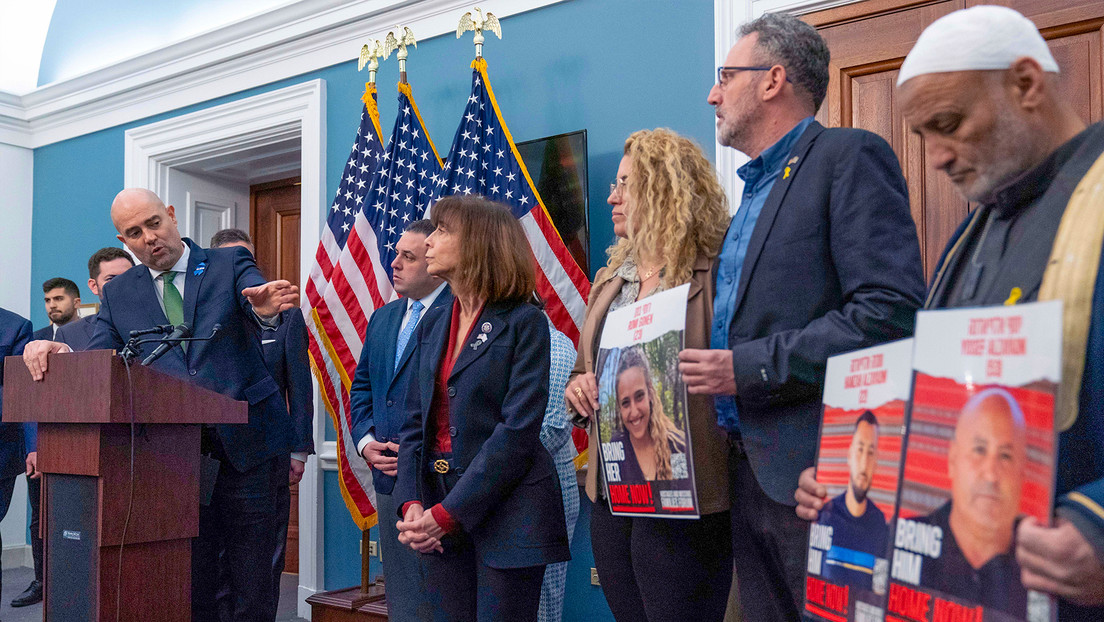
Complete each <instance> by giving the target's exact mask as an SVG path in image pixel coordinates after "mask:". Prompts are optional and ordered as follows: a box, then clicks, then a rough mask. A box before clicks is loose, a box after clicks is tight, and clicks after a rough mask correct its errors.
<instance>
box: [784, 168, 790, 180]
mask: <svg viewBox="0 0 1104 622" xmlns="http://www.w3.org/2000/svg"><path fill="white" fill-rule="evenodd" d="M789 176H790V167H788V166H787V167H786V170H784V171H782V179H786V178H787V177H789Z"/></svg>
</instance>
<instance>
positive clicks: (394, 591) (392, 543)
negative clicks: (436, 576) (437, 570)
mask: <svg viewBox="0 0 1104 622" xmlns="http://www.w3.org/2000/svg"><path fill="white" fill-rule="evenodd" d="M376 511H377V512H378V513H379V539H380V550H381V551H382V555H381V558H382V560H383V575H384V577H385V578H386V581H384V585H385V586H386V588H387V611H388V614H389V615H390V616H391V619H392V620H412V621H413V620H419V621H421V620H433V619H435V618H434V604H433V602H431V601H430V599H429V598H428V595H427V593H426V587H425V582H426V569H425V560H424V556H423V555H420V554H419V553H417V552H415V551H414V549H411V548H410V547H409V546H406V545H405V544H403V543H401V542H399V529H398V528H397V527H396V526H395V522H396V521H397V520H398V510H397V509H396V501H395V498H394V497H393V496H391V495H385V494H383V493H382V492H379V491H376ZM438 617H440V616H438Z"/></svg>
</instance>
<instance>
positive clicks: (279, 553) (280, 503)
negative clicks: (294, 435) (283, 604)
mask: <svg viewBox="0 0 1104 622" xmlns="http://www.w3.org/2000/svg"><path fill="white" fill-rule="evenodd" d="M289 468H290V467H289ZM289 475H290V474H288V473H285V474H284V479H283V480H282V481H283V483H282V484H277V485H276V533H275V534H274V535H275V536H276V542H275V546H276V550H275V551H273V552H272V617H273V618H275V617H276V612H277V611H279V609H280V577H281V576H282V575H283V574H284V562H285V561H286V560H287V534H288V522H289V521H290V520H291V484H290V483H289V482H288V477H289Z"/></svg>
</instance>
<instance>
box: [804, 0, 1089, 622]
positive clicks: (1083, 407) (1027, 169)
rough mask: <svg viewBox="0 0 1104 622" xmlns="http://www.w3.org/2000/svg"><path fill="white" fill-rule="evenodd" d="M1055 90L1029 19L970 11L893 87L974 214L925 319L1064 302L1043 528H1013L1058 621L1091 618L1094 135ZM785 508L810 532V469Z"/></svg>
mask: <svg viewBox="0 0 1104 622" xmlns="http://www.w3.org/2000/svg"><path fill="white" fill-rule="evenodd" d="M1058 80H1059V75H1058V65H1057V63H1055V62H1054V57H1053V56H1052V55H1051V54H1050V50H1049V49H1048V48H1047V45H1046V42H1045V41H1044V40H1043V38H1042V36H1040V34H1039V31H1038V30H1037V29H1036V28H1035V25H1034V24H1033V23H1032V22H1031V21H1030V20H1028V19H1027V18H1025V17H1024V16H1022V15H1020V14H1019V13H1017V12H1016V11H1013V10H1011V9H1007V8H1004V7H995V6H978V7H974V8H970V9H965V10H961V11H956V12H954V13H951V14H949V15H946V16H944V17H942V18H940V19H939V20H937V21H935V22H934V23H932V25H931V26H929V27H928V28H927V29H926V30H925V31H924V32H923V34H921V35H920V38H919V39H918V40H917V42H916V46H915V47H914V48H913V49H912V51H911V52H910V53H909V55H908V57H907V58H906V59H905V61H904V63H903V64H902V65H901V70H900V74H899V77H898V81H897V85H898V94H899V101H900V103H901V108H902V111H903V113H904V117H905V120H906V122H907V123H908V124H909V126H910V127H911V128H912V129H913V131H915V132H917V133H918V134H919V135H920V136H921V137H922V138H923V139H924V149H925V155H926V158H927V161H928V163H929V164H931V166H933V167H934V168H936V169H938V170H941V171H943V172H944V173H946V174H947V175H948V176H949V177H950V179H951V182H952V183H953V184H954V185H955V187H956V188H957V189H958V190H959V192H961V193H962V195H963V196H965V197H966V198H967V199H969V200H971V201H975V202H977V203H980V204H981V206H980V207H979V208H978V209H976V210H974V211H973V213H972V214H970V216H968V217H967V219H966V221H965V222H964V223H962V225H961V226H960V227H959V230H958V231H957V232H956V233H955V235H954V236H952V238H951V241H950V243H949V244H948V246H947V249H946V251H944V256H943V258H942V260H941V261H940V263H939V266H938V268H937V270H936V274H935V278H934V280H933V281H932V284H931V288H930V291H929V293H928V300H927V302H926V308H945V307H965V306H984V305H999V304H1015V303H1022V302H1031V301H1035V300H1052V299H1060V300H1062V301H1063V302H1064V303H1065V304H1064V317H1063V341H1064V343H1063V371H1062V386H1061V388H1060V389H1059V395H1058V401H1057V403H1056V405H1055V425H1056V427H1057V429H1058V431H1059V432H1060V436H1059V447H1058V459H1057V462H1056V466H1057V490H1056V496H1057V498H1058V500H1057V518H1056V520H1055V521H1054V523H1053V526H1043V525H1040V524H1038V523H1037V522H1036V521H1035V520H1034V519H1033V518H1024V519H1022V520H1021V521H1020V523H1019V526H1018V528H1017V535H1016V561H1017V562H1018V563H1019V565H1020V567H1021V569H1022V575H1021V577H1022V581H1023V584H1024V586H1025V587H1027V588H1030V589H1035V590H1040V591H1044V592H1049V593H1052V594H1054V595H1056V596H1057V597H1059V599H1060V600H1059V619H1060V620H1104V564H1102V560H1104V270H1100V269H1099V267H1100V263H1101V248H1102V240H1104V158H1102V157H1101V154H1102V153H1104V124H1101V123H1097V124H1094V125H1091V126H1088V127H1086V125H1085V122H1084V121H1083V120H1082V119H1080V118H1079V117H1078V116H1077V114H1076V113H1075V112H1074V111H1073V109H1072V108H1071V107H1070V106H1069V104H1068V103H1066V102H1065V101H1064V100H1063V99H1062V98H1061V96H1060V95H1059V93H1058V91H1057V88H1056V87H1057V82H1058ZM1094 310H1096V311H1097V313H1095V314H1094ZM1094 315H1096V316H1097V317H1094ZM795 497H796V498H797V501H798V504H799V505H798V510H797V512H798V514H799V515H801V516H802V517H804V518H809V519H812V518H815V517H816V515H817V513H818V511H819V510H820V508H821V507H822V506H823V503H824V497H825V490H824V487H823V486H822V485H820V484H818V483H817V482H816V480H815V477H814V475H813V472H812V470H808V471H806V472H804V473H802V475H801V479H800V482H799V489H798V491H797V493H796V494H795Z"/></svg>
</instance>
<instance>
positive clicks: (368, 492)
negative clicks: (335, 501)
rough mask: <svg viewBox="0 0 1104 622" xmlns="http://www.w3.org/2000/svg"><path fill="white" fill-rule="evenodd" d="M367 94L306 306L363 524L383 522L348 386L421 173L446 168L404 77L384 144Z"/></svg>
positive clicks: (414, 205) (418, 209) (345, 487)
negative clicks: (354, 429) (355, 434)
mask: <svg viewBox="0 0 1104 622" xmlns="http://www.w3.org/2000/svg"><path fill="white" fill-rule="evenodd" d="M364 103H365V108H364V111H363V112H362V113H361V120H360V127H359V129H358V130H357V138H356V142H355V143H354V144H353V147H352V151H351V154H350V156H349V161H348V162H347V163H346V165H345V171H344V173H343V174H342V179H341V184H340V185H339V186H338V190H337V195H336V196H335V198H334V202H333V204H332V205H331V206H330V213H329V216H328V218H327V221H326V227H325V229H324V230H323V232H322V240H321V242H320V243H319V246H318V252H317V253H316V254H315V257H316V262H315V266H314V267H313V268H312V269H311V275H310V280H309V281H308V282H307V287H306V294H307V302H306V307H305V309H304V311H305V313H306V314H307V317H308V320H309V321H308V322H307V326H308V329H309V332H310V354H311V363H312V367H313V369H314V372H315V375H316V376H317V377H318V382H319V385H320V386H321V387H322V397H323V399H324V401H325V403H326V409H327V411H328V412H329V413H330V417H331V418H332V419H333V423H334V429H335V430H336V431H337V436H338V439H337V460H338V472H339V478H338V479H339V482H340V485H341V492H342V496H343V497H344V499H345V504H346V506H347V507H348V509H349V513H350V514H351V515H352V517H353V521H354V522H355V523H356V524H357V526H359V527H360V528H361V529H362V530H364V529H369V528H370V527H372V525H374V524H375V523H376V511H375V504H374V501H375V493H374V491H373V488H372V478H371V470H370V469H369V468H368V465H367V464H365V462H364V460H362V459H360V458H359V457H356V456H357V452H356V441H357V439H354V438H352V437H351V434H350V428H351V414H350V412H349V386H350V383H351V380H352V377H353V375H354V373H355V371H356V364H357V361H358V360H359V358H360V351H361V348H362V345H363V343H364V333H365V329H366V327H367V325H368V318H369V316H371V314H372V312H373V311H374V310H375V309H378V308H379V307H381V306H383V305H384V304H386V303H387V302H389V301H390V300H391V299H392V298H394V291H393V290H392V287H391V261H392V260H394V258H395V251H394V249H395V242H397V241H398V239H399V237H400V236H401V235H402V232H403V230H404V229H405V227H406V223H408V222H410V221H411V220H415V219H417V218H419V217H420V214H421V213H422V211H424V204H425V199H426V198H427V197H428V194H429V187H428V186H425V183H428V182H425V183H423V180H427V179H428V178H429V175H430V174H437V173H439V171H440V160H439V159H438V157H437V154H436V152H435V151H434V149H433V144H432V143H431V142H430V141H429V138H428V136H427V135H426V132H425V127H424V125H423V124H422V122H421V118H420V117H419V116H418V113H417V107H416V106H415V105H414V103H413V100H412V98H411V93H410V87H409V85H406V84H400V85H399V116H398V118H397V119H396V121H395V129H394V131H393V134H392V139H391V141H390V142H389V144H388V147H387V148H386V149H384V148H383V147H382V146H381V142H380V127H379V112H378V110H377V108H376V101H375V85H374V84H369V85H368V90H367V92H366V93H365V97H364ZM412 179H413V180H414V181H413V183H408V182H410V181H411V180H412ZM419 191H420V192H419ZM349 456H353V459H352V460H349V459H348V457H349Z"/></svg>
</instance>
